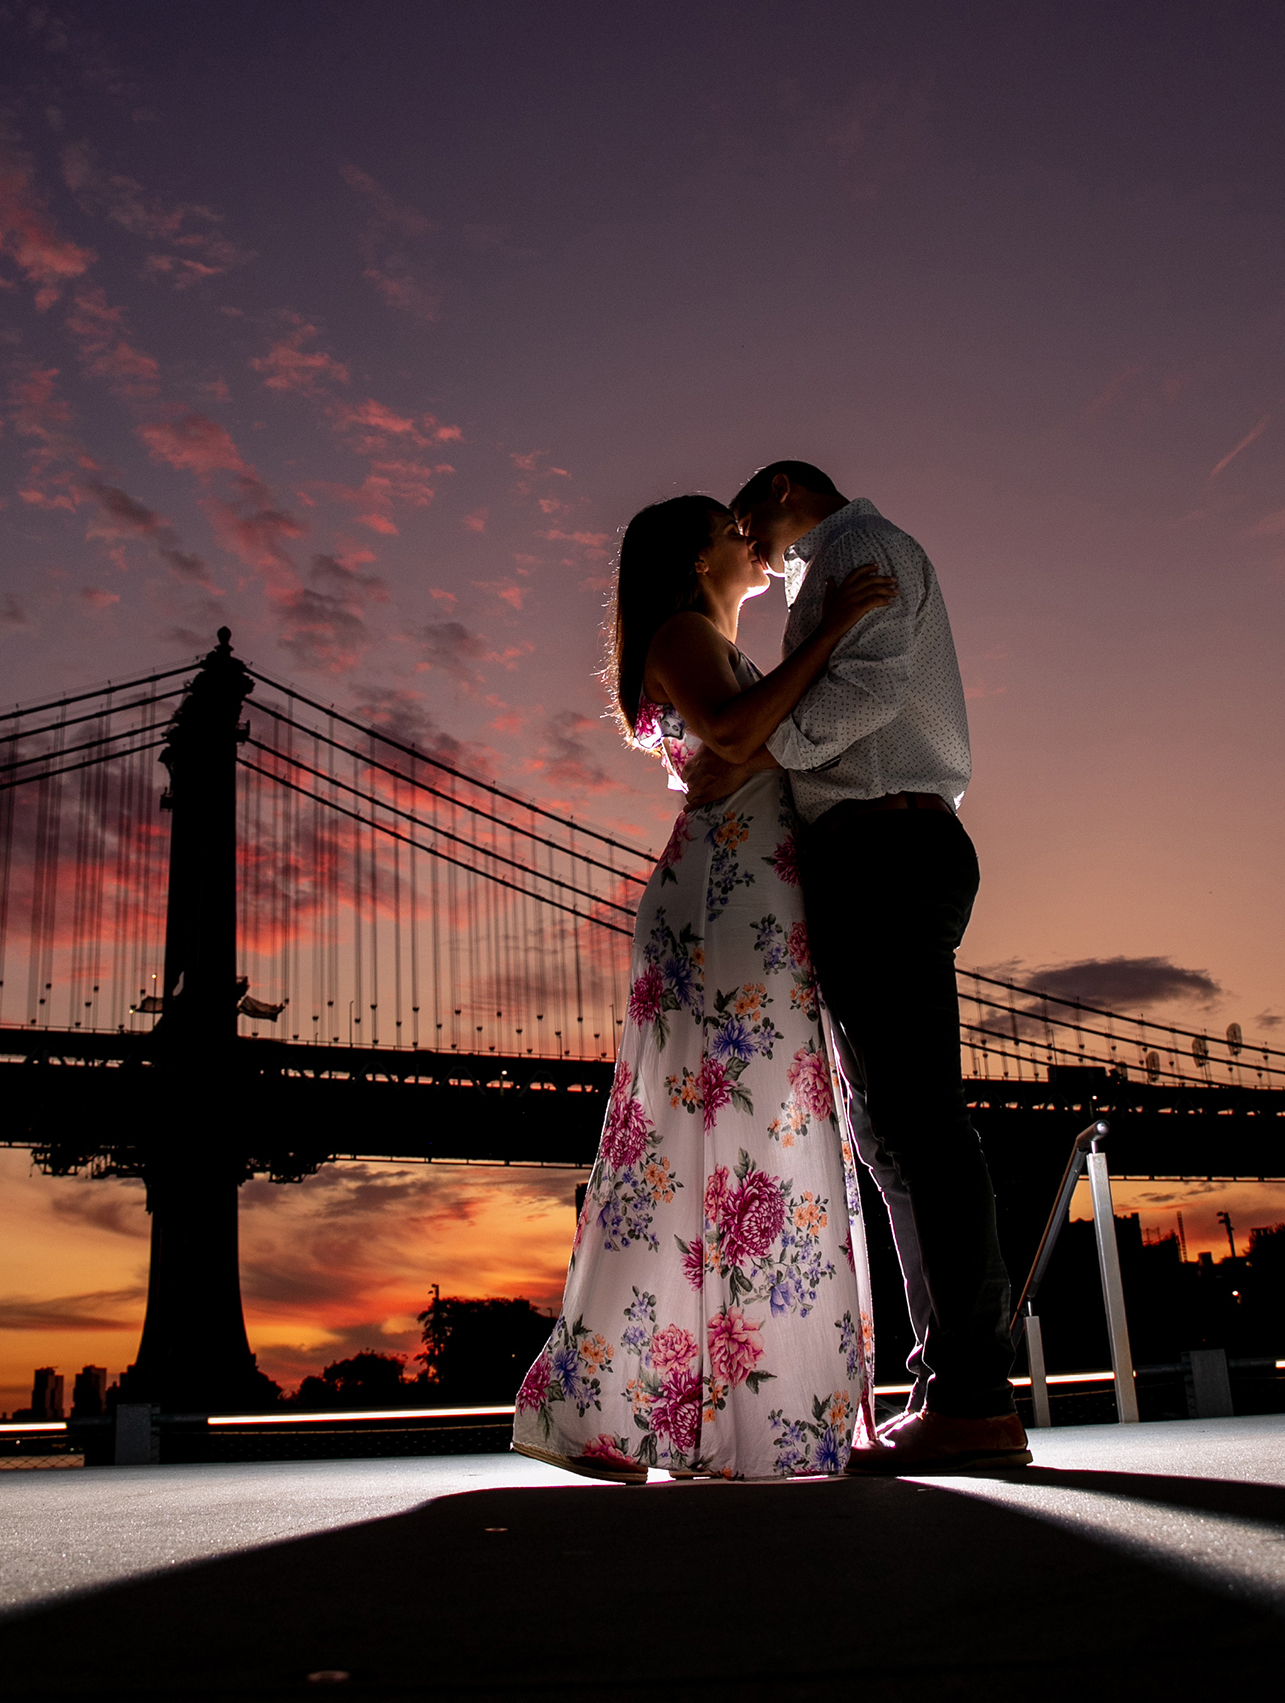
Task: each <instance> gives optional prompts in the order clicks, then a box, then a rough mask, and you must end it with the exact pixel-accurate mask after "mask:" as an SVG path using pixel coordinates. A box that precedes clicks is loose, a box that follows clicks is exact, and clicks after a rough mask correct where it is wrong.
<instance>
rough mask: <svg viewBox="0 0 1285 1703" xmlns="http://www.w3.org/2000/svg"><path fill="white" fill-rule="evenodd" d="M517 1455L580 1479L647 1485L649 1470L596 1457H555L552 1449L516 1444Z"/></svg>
mask: <svg viewBox="0 0 1285 1703" xmlns="http://www.w3.org/2000/svg"><path fill="white" fill-rule="evenodd" d="M511 1446H512V1449H513V1453H514V1454H515V1455H527V1456H529V1458H530V1459H531V1460H533V1461H543V1462H544V1464H545V1466H557V1467H561V1468H562V1470H563V1472H574V1473H575V1474H576V1475H577V1476H578V1477H579V1478H597V1479H600V1480H602V1481H604V1482H606V1483H608V1484H646V1482H647V1468H646V1467H644V1466H640V1467H635V1468H633V1469H632V1470H631V1469H630V1468H628V1467H623V1466H616V1465H614V1464H613V1463H612V1462H611V1461H604V1460H600V1459H599V1458H598V1457H597V1456H596V1455H555V1454H554V1452H553V1451H552V1449H537V1448H536V1447H535V1445H534V1444H532V1443H514V1444H512V1445H511Z"/></svg>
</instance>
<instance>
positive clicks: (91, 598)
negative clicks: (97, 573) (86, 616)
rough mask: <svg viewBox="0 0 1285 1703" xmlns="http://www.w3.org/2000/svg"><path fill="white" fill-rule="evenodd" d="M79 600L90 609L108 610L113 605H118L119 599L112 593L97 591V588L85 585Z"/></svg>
mask: <svg viewBox="0 0 1285 1703" xmlns="http://www.w3.org/2000/svg"><path fill="white" fill-rule="evenodd" d="M80 596H81V600H82V601H83V602H85V603H87V604H88V605H89V607H90V608H91V609H110V608H111V606H112V604H113V603H119V602H120V598H119V596H118V595H117V594H116V592H114V591H99V590H98V588H97V586H92V585H87V586H85V587H84V588H83V589H82V591H81V593H80Z"/></svg>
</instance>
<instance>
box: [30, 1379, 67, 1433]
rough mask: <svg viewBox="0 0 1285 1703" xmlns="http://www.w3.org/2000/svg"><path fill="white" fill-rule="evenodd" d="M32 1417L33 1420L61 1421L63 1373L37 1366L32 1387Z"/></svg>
mask: <svg viewBox="0 0 1285 1703" xmlns="http://www.w3.org/2000/svg"><path fill="white" fill-rule="evenodd" d="M31 1417H32V1419H33V1420H37V1421H39V1420H44V1419H61V1418H62V1417H63V1411H62V1373H61V1372H57V1371H55V1370H54V1368H53V1367H52V1366H37V1367H36V1375H35V1379H34V1381H33V1382H32V1386H31Z"/></svg>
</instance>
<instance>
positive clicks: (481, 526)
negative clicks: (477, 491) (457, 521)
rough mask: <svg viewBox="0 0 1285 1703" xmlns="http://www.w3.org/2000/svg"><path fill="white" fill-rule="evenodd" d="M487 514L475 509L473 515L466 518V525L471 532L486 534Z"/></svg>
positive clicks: (482, 510) (467, 515)
mask: <svg viewBox="0 0 1285 1703" xmlns="http://www.w3.org/2000/svg"><path fill="white" fill-rule="evenodd" d="M486 514H487V511H486V510H485V509H474V510H473V513H472V514H466V515H465V516H464V525H465V526H466V528H467V529H468V530H469V531H470V532H485V531H486Z"/></svg>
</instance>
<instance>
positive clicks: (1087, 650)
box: [0, 0, 1285, 1037]
mask: <svg viewBox="0 0 1285 1703" xmlns="http://www.w3.org/2000/svg"><path fill="white" fill-rule="evenodd" d="M0 18H2V19H3V23H2V24H0V55H2V57H3V61H4V63H5V65H6V67H7V72H6V82H5V86H4V91H3V100H4V107H3V117H4V137H5V140H4V153H3V164H2V167H0V314H2V315H3V325H4V329H3V343H2V345H0V359H2V360H3V365H4V369H5V370H4V375H3V387H4V392H5V395H6V398H7V401H6V413H5V421H4V430H3V435H2V436H0V529H2V534H3V550H2V552H0V666H2V667H3V681H4V685H3V693H4V696H5V697H6V698H9V699H13V700H23V699H30V698H32V697H35V696H37V695H45V694H48V693H49V692H51V691H52V690H55V689H57V688H60V687H64V686H65V687H68V688H72V687H76V686H79V685H81V684H82V683H86V682H89V681H95V680H101V679H104V678H106V677H108V676H114V677H118V678H119V677H123V676H125V675H127V674H129V673H131V672H135V671H139V670H141V669H144V668H147V667H150V666H152V665H154V664H160V665H164V664H167V663H173V662H175V661H182V660H183V659H185V658H186V657H187V656H188V655H189V654H191V653H193V652H195V651H196V650H198V649H204V648H206V647H207V646H208V644H209V643H210V642H211V640H212V636H213V631H214V629H215V628H216V627H217V626H218V625H219V624H220V623H221V622H223V621H226V622H227V623H228V624H229V625H230V626H231V627H232V629H233V633H234V642H235V644H236V645H237V648H238V650H239V652H240V653H241V654H243V655H245V656H247V657H248V658H249V659H251V660H252V661H253V662H254V663H255V664H256V665H257V666H259V667H260V668H262V669H264V670H265V671H266V672H268V673H270V674H276V675H278V676H280V677H284V678H286V679H288V680H291V681H293V682H295V683H296V684H298V685H299V686H300V687H301V689H302V690H304V691H306V692H308V693H309V694H310V695H313V696H320V697H323V698H326V699H333V700H334V701H335V702H336V703H338V704H340V705H342V706H345V707H349V708H353V707H357V708H362V709H365V710H368V711H371V712H374V713H378V714H379V715H380V716H382V717H384V718H386V719H392V720H394V721H396V722H397V724H398V725H400V726H401V727H403V728H405V729H408V730H413V731H414V733H415V735H416V737H418V738H420V739H423V740H425V741H431V740H432V739H434V738H436V739H438V740H439V741H443V742H447V743H448V745H449V743H450V742H454V741H458V742H459V745H460V746H462V747H463V751H462V755H463V757H464V760H465V762H466V763H467V764H469V765H477V766H480V767H482V768H484V769H486V770H488V771H489V772H492V773H494V774H495V775H497V776H499V777H501V778H502V779H503V780H504V782H505V783H506V784H508V785H511V786H514V787H516V788H518V789H519V790H521V791H523V792H527V793H530V794H532V795H534V796H537V797H540V798H542V799H546V800H547V799H556V800H559V801H562V802H564V803H565V804H566V806H567V807H568V809H569V810H571V811H574V812H575V813H577V814H579V815H580V816H582V817H584V818H585V819H588V820H594V821H599V822H602V823H607V824H612V825H614V826H616V827H618V828H622V829H625V830H627V831H629V832H631V833H632V834H634V835H636V836H637V837H638V838H639V839H640V840H642V841H644V842H646V843H650V844H653V845H658V844H660V843H661V842H662V841H663V838H664V834H665V825H666V822H667V820H668V817H669V816H670V814H671V813H672V801H671V797H670V795H668V794H667V793H666V792H665V790H664V788H663V786H662V785H661V781H660V776H659V772H658V770H657V769H655V768H654V767H653V766H651V765H649V764H648V763H647V762H646V761H644V760H643V759H641V758H637V757H630V756H629V755H628V754H626V753H625V752H624V751H623V750H622V749H621V748H620V746H619V744H618V742H617V740H616V737H615V735H614V733H613V732H612V730H611V727H610V725H609V724H608V723H607V722H605V721H603V720H602V719H601V709H602V700H601V696H600V693H599V690H598V687H597V686H596V684H595V682H594V680H593V677H592V671H593V669H594V667H595V664H596V661H597V657H598V650H599V636H598V625H599V622H600V620H601V616H602V607H603V603H604V597H605V588H606V587H607V584H608V579H609V573H610V562H611V555H612V550H613V548H614V543H615V540H616V537H617V535H618V532H619V530H620V529H621V527H622V526H623V525H624V523H625V522H626V521H627V520H628V518H629V516H630V515H631V514H632V513H633V511H634V510H635V509H636V508H638V507H639V506H640V505H641V504H642V503H644V502H646V501H649V500H652V499H654V498H657V497H662V496H666V495H669V494H672V493H675V492H678V491H681V490H686V489H700V490H707V491H712V492H714V493H716V494H718V495H720V496H723V497H727V496H728V495H730V494H731V492H732V490H733V489H734V488H735V487H736V486H737V485H738V484H739V482H740V481H741V480H742V479H743V478H744V477H745V476H746V475H747V474H748V473H749V472H750V471H751V470H752V469H753V468H754V467H755V466H756V465H757V464H759V463H761V462H763V461H765V460H767V459H769V458H772V457H775V456H779V455H795V456H803V457H807V458H808V459H811V460H815V461H817V462H819V463H820V464H821V465H822V466H824V467H825V468H826V469H827V470H828V471H830V472H831V473H832V474H833V475H834V477H835V478H836V480H837V481H838V483H839V485H840V487H841V488H842V489H843V490H844V491H845V492H846V493H847V494H849V495H853V496H855V495H865V496H869V497H870V498H872V499H873V500H874V501H875V502H876V503H877V504H878V505H879V507H880V508H881V509H882V510H883V511H884V512H885V513H887V514H889V515H890V516H891V517H892V518H894V519H895V520H896V521H897V522H898V523H900V524H901V525H903V526H905V527H906V528H907V529H908V530H910V531H912V532H913V533H915V534H916V535H917V536H918V537H919V538H920V539H921V540H922V541H923V543H924V545H925V547H926V548H927V549H928V551H929V553H930V555H931V556H932V557H933V559H934V561H935V562H936V564H937V567H938V570H939V573H940V576H941V580H942V583H943V586H944V587H945V591H946V595H947V599H948V602H949V605H950V609H951V614H952V619H953V622H954V626H955V632H956V638H957V642H958V647H959V652H960V658H961V663H962V667H963V672H964V677H965V682H966V684H967V687H968V689H969V693H970V699H971V702H970V711H971V714H972V718H973V735H974V753H975V766H976V777H977V778H976V781H975V783H974V786H973V789H972V790H971V792H970V794H969V796H968V800H967V802H966V805H965V821H966V822H967V824H968V826H969V828H970V831H971V832H972V833H973V835H974V838H975V839H976V840H977V843H978V846H979V850H980V853H981V857H982V868H983V888H982V897H981V900H980V901H979V905H978V909H977V912H976V917H975V921H974V925H973V929H972V931H971V933H970V936H969V938H968V940H967V941H966V943H965V948H964V953H963V958H964V960H965V961H966V962H967V963H970V964H978V965H991V966H994V965H1007V964H1012V965H1014V966H1015V967H1017V968H1019V969H1020V970H1021V971H1022V972H1023V973H1027V974H1035V973H1036V972H1038V971H1039V970H1040V969H1048V970H1050V971H1051V970H1053V969H1054V968H1057V971H1058V973H1059V974H1060V975H1062V976H1063V977H1064V985H1066V986H1074V987H1076V988H1078V989H1079V990H1080V991H1082V992H1084V993H1086V994H1090V995H1092V994H1094V993H1097V994H1098V995H1099V996H1102V997H1105V995H1104V993H1103V990H1104V988H1108V987H1109V985H1114V984H1111V977H1112V976H1115V977H1116V982H1117V983H1118V982H1119V980H1120V975H1121V974H1123V975H1124V977H1125V981H1126V982H1127V986H1128V988H1129V996H1128V998H1129V1003H1130V1004H1131V1005H1132V1006H1133V1008H1134V1009H1136V1008H1137V1005H1138V1004H1141V1003H1147V1004H1149V1006H1150V1008H1151V1009H1153V1010H1165V1011H1172V1012H1174V1014H1175V1015H1180V1016H1182V1017H1183V1018H1184V1019H1186V1020H1189V1021H1192V1020H1194V1021H1195V1022H1197V1023H1201V1024H1203V1023H1207V1024H1208V1025H1209V1026H1210V1028H1211V1031H1212V1032H1220V1031H1221V1028H1222V1027H1223V1026H1224V1025H1225V1024H1226V1022H1228V1021H1229V1020H1231V1019H1233V1018H1235V1019H1238V1020H1240V1021H1241V1022H1242V1023H1243V1024H1244V1026H1245V1029H1246V1032H1247V1033H1248V1034H1258V1035H1263V1036H1265V1037H1269V1036H1270V1034H1271V1031H1272V1029H1273V1028H1275V1027H1276V1025H1278V1024H1280V1023H1281V1022H1282V1020H1283V1018H1285V975H1283V973H1282V969H1281V965H1282V963H1283V962H1285V939H1283V938H1282V934H1283V931H1282V927H1281V908H1280V904H1279V875H1278V870H1279V863H1280V854H1279V840H1280V835H1281V828H1282V810H1281V804H1280V799H1281V796H1282V780H1283V778H1285V777H1282V773H1281V768H1282V762H1281V748H1280V727H1281V713H1280V712H1281V686H1280V679H1281V670H1280V664H1279V656H1280V650H1281V638H1282V626H1283V624H1285V622H1283V617H1285V588H1283V585H1282V572H1281V569H1282V563H1283V560H1285V488H1283V487H1282V480H1281V445H1282V442H1285V435H1283V434H1285V397H1283V396H1282V349H1281V341H1282V329H1283V325H1285V309H1283V301H1282V291H1283V289H1285V265H1283V261H1285V254H1283V252H1282V250H1283V241H1282V225H1281V216H1282V205H1281V202H1282V175H1281V165H1280V162H1281V160H1282V158H1285V135H1283V134H1282V131H1285V100H1283V99H1282V87H1281V85H1282V82H1283V81H1285V17H1283V16H1282V13H1281V11H1280V8H1279V7H1277V6H1274V5H1267V4H1235V3H1226V0H1223V3H1220V4H1218V5H1213V4H1182V3H1174V4H1170V5H1168V6H1166V7H1165V8H1163V9H1160V10H1157V8H1156V7H1155V6H1154V5H1149V6H1144V5H1138V4H1124V5H1121V4H1113V5H1109V6H1108V5H1095V4H1081V5H1077V6H1074V7H1067V6H1065V5H1053V4H1039V3H1035V4H1033V3H1030V0H1023V3H1021V4H1004V3H1002V0H1001V3H988V4H986V5H977V4H974V5H960V4H958V3H954V4H941V5H932V4H926V5H925V4H913V3H912V4H909V5H903V6H897V7H892V6H887V5H878V6H876V5H866V4H861V3H858V0H835V3H809V0H791V3H790V4H788V5H786V4H783V3H768V4H754V3H753V0H736V3H735V4H719V3H709V0H702V3H700V4H697V5H694V6H693V5H692V4H690V0H689V3H688V4H684V5H678V4H671V3H667V0H659V3H653V4H650V5H648V6H645V7H636V8H623V7H612V8H606V9H604V8H603V7H602V6H600V5H590V4H580V3H567V4H551V5H536V4H533V3H528V4H517V3H498V4H486V3H479V4H470V5H468V6H460V5H458V4H456V5H439V4H432V3H427V0H414V3H411V0H385V3H375V4H360V3H355V0H344V3H333V4H332V3H327V0H273V3H272V4H270V5H267V6H265V5H263V4H262V3H261V0H255V3H248V0H217V3H212V0H209V3H205V4H191V3H189V4H184V5H175V4H173V3H172V0H129V3H124V0H95V3H93V4H79V5H75V4H73V5H62V6H59V5H50V6H41V7H30V6H26V5H21V4H15V3H10V4H7V5H4V6H0ZM782 619H783V605H782V603H781V600H780V596H779V592H777V593H775V594H773V595H772V596H770V597H767V598H764V599H762V600H761V601H760V602H759V604H758V605H756V606H755V607H754V608H753V611H752V614H751V615H750V617H749V618H748V619H747V622H746V625H745V628H744V630H743V639H744V642H745V645H746V648H747V649H748V650H749V651H750V652H751V654H753V655H755V656H756V658H757V659H758V660H759V661H760V662H763V663H765V664H770V663H771V662H772V661H773V660H774V657H775V652H776V644H777V638H778V635H779V631H780V626H781V623H782ZM1113 959H1125V960H1128V961H1129V963H1128V964H1126V965H1125V966H1124V967H1123V970H1122V969H1121V967H1120V966H1115V967H1114V968H1111V967H1108V969H1106V970H1103V969H1102V968H1101V964H1102V961H1103V960H1113ZM1154 960H1160V961H1161V962H1160V965H1159V967H1158V968H1157V969H1156V972H1155V979H1154V980H1153V981H1152V982H1148V981H1147V974H1148V972H1147V968H1146V966H1147V963H1148V962H1149V961H1154ZM1165 961H1168V966H1169V967H1168V968H1166V963H1165ZM1068 966H1070V967H1071V968H1070V969H1069V970H1068V969H1067V967H1068ZM1077 966H1078V967H1079V968H1076V967H1077ZM1173 966H1176V967H1177V972H1179V973H1178V974H1177V976H1176V978H1175V974H1174V971H1173ZM1197 971H1199V972H1202V976H1201V977H1196V976H1195V975H1194V972H1197ZM1184 974H1185V975H1186V976H1187V979H1184ZM1068 975H1069V976H1070V981H1069V982H1068V981H1065V978H1066V977H1067V976H1068ZM1077 977H1078V980H1077ZM1211 984H1212V985H1213V988H1214V991H1213V992H1212V993H1211V992H1210V986H1211Z"/></svg>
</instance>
